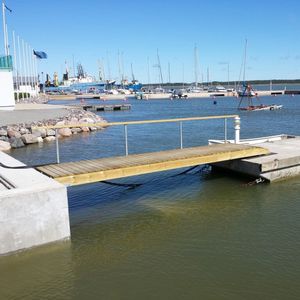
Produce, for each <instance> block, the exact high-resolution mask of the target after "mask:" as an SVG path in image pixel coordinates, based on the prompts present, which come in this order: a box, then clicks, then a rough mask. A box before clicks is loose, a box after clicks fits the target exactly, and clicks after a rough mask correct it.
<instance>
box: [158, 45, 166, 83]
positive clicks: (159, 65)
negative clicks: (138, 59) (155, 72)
mask: <svg viewBox="0 0 300 300" xmlns="http://www.w3.org/2000/svg"><path fill="white" fill-rule="evenodd" d="M157 63H158V69H159V76H160V84H161V85H162V84H163V83H164V82H163V76H162V72H161V64H160V59H159V55H158V49H157Z"/></svg>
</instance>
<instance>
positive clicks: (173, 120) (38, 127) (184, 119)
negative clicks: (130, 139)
mask: <svg viewBox="0 0 300 300" xmlns="http://www.w3.org/2000/svg"><path fill="white" fill-rule="evenodd" d="M237 117H239V115H222V116H206V117H190V118H175V119H160V120H144V121H126V122H111V123H109V122H97V123H80V124H68V125H47V126H32V129H59V128H75V127H97V126H105V127H108V126H119V125H138V124H154V123H174V122H185V121H197V120H213V119H229V118H237Z"/></svg>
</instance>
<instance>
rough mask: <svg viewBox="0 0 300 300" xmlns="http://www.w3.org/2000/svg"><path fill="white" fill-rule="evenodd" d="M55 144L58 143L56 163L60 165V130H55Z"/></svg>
mask: <svg viewBox="0 0 300 300" xmlns="http://www.w3.org/2000/svg"><path fill="white" fill-rule="evenodd" d="M55 143H56V162H57V163H58V164H59V163H60V160H59V145H58V130H57V128H56V129H55Z"/></svg>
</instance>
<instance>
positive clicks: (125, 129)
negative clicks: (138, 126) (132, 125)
mask: <svg viewBox="0 0 300 300" xmlns="http://www.w3.org/2000/svg"><path fill="white" fill-rule="evenodd" d="M124 135H125V154H126V156H127V155H128V136H127V125H126V124H125V125H124Z"/></svg>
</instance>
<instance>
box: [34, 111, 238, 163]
mask: <svg viewBox="0 0 300 300" xmlns="http://www.w3.org/2000/svg"><path fill="white" fill-rule="evenodd" d="M230 118H231V119H234V130H235V138H234V142H235V143H236V144H238V143H239V142H240V117H239V115H220V116H204V117H189V118H174V119H158V120H142V121H124V122H97V123H78V124H66V125H63V124H61V125H46V126H32V129H55V137H56V159H57V163H59V162H60V158H59V145H58V129H61V128H77V127H97V126H102V127H109V126H120V125H124V135H125V153H126V156H127V155H128V133H127V126H128V125H140V124H155V123H175V122H179V125H180V127H179V128H180V149H183V132H182V122H186V121H199V120H213V119H224V142H225V143H226V142H227V119H230Z"/></svg>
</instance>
